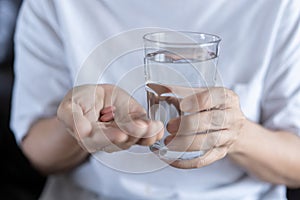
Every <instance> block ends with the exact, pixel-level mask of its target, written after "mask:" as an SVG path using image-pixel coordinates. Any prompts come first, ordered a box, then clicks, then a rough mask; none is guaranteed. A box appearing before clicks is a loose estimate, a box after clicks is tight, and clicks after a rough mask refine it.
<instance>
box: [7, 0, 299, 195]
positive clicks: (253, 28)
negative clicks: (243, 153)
mask: <svg viewBox="0 0 300 200" xmlns="http://www.w3.org/2000/svg"><path fill="white" fill-rule="evenodd" d="M299 9H300V5H299V1H297V0H294V1H293V0H264V1H248V0H240V1H235V0H220V1H211V0H201V1H199V0H190V1H179V0H165V1H161V0H152V1H140V0H126V1H124V0H114V1H111V0H110V1H109V0H88V1H83V0H77V1H74V0H63V1H59V0H40V1H34V0H27V1H25V2H24V5H23V7H22V10H21V13H20V18H19V22H18V27H17V34H16V63H15V72H16V79H15V88H14V94H13V109H12V121H11V126H12V129H13V131H14V133H15V135H16V138H17V140H18V141H19V142H20V141H21V139H22V138H23V137H24V135H25V134H26V132H27V131H28V129H29V127H30V126H31V125H32V123H34V122H35V121H36V120H37V119H39V118H45V117H51V116H54V115H55V114H56V110H57V107H58V105H59V103H60V101H61V100H62V98H63V97H64V95H65V94H66V93H67V91H68V90H69V89H71V88H72V87H73V86H74V85H81V84H85V83H113V84H118V85H119V86H120V87H123V88H124V89H125V90H127V91H128V92H129V93H131V94H133V96H134V97H136V98H137V99H138V101H139V102H140V103H141V104H143V105H144V104H145V103H144V102H145V99H144V98H145V94H144V93H145V92H144V89H143V82H144V74H143V67H142V66H143V52H142V47H143V46H142V35H143V34H144V33H147V32H151V31H152V32H153V31H157V30H161V29H164V30H165V29H170V30H185V31H196V32H208V33H213V34H216V35H218V36H220V37H221V38H222V42H221V53H220V57H219V62H218V70H219V74H220V77H221V79H222V84H223V85H224V86H225V87H227V88H230V89H233V90H234V91H235V92H236V93H237V94H238V95H239V97H240V102H241V108H242V111H243V112H244V114H245V115H246V116H247V117H248V118H249V119H250V120H252V121H255V122H257V123H260V124H262V125H263V126H265V127H267V128H270V129H273V130H277V129H278V130H281V129H282V130H288V131H292V132H294V133H296V134H300V79H299V74H300V45H299V44H300V28H299V27H300V25H299V21H300V10H299ZM258 143H259V141H258ZM258 145H259V144H258ZM270 148H276V147H270ZM266 159H267V158H266ZM253 164H255V163H253ZM79 193H80V194H79ZM72 195H73V196H72ZM50 196H52V199H55V198H56V199H57V198H59V199H67V198H69V199H97V198H102V199H197V200H198V199H207V200H211V199H238V200H241V199H243V200H256V199H257V200H258V199H260V200H261V199H263V200H266V199H285V187H284V186H278V185H277V186H276V185H272V184H269V183H266V182H262V181H260V180H258V179H256V178H255V177H254V176H252V175H251V174H248V173H247V172H246V171H245V170H244V169H242V168H240V167H239V166H237V165H235V164H234V163H232V162H231V161H230V160H229V159H228V158H224V159H222V160H220V161H217V162H215V163H214V164H212V165H210V166H207V167H203V168H200V169H191V170H182V169H175V168H172V167H169V166H166V165H165V164H164V163H163V162H162V161H160V160H158V159H157V158H156V157H154V156H153V155H152V154H151V153H150V152H149V150H148V148H146V147H139V146H134V147H133V148H131V149H129V150H128V151H121V152H117V153H113V154H108V153H103V152H99V153H97V154H95V155H94V156H91V157H90V159H89V160H88V161H87V162H86V163H84V164H83V165H81V166H79V167H78V168H76V169H74V170H73V171H71V172H69V173H67V174H62V175H59V176H58V175H57V176H52V177H51V178H50V179H49V184H48V185H47V187H46V189H45V192H44V198H46V199H51V198H50Z"/></svg>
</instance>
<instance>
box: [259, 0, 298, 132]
mask: <svg viewBox="0 0 300 200" xmlns="http://www.w3.org/2000/svg"><path fill="white" fill-rule="evenodd" d="M299 4H300V3H299V1H292V0H291V1H290V2H289V3H288V4H287V7H286V9H285V11H284V14H283V15H282V17H281V20H280V24H279V28H278V33H277V37H276V40H275V42H274V48H273V53H272V59H271V60H270V64H269V70H268V72H267V75H266V78H265V84H264V91H263V98H262V115H261V120H262V124H263V125H264V126H265V127H267V128H270V129H272V130H286V131H290V132H293V133H296V134H298V135H300V5H299Z"/></svg>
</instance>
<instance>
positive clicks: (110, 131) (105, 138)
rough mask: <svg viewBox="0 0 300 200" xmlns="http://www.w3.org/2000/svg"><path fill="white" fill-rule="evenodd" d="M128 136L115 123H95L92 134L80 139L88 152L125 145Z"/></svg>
mask: <svg viewBox="0 0 300 200" xmlns="http://www.w3.org/2000/svg"><path fill="white" fill-rule="evenodd" d="M127 140H128V135H127V134H126V133H124V132H122V131H121V130H120V129H118V128H117V127H116V126H115V125H114V124H113V123H104V122H96V123H93V128H92V133H91V134H90V135H89V136H88V137H82V138H80V141H81V144H82V145H83V146H84V148H85V149H86V150H87V151H88V152H95V151H100V150H103V149H104V148H105V147H107V146H110V145H113V146H118V144H122V143H125V142H126V141H127Z"/></svg>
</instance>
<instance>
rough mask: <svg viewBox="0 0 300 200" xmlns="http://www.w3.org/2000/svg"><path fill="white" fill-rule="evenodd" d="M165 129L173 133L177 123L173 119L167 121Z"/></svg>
mask: <svg viewBox="0 0 300 200" xmlns="http://www.w3.org/2000/svg"><path fill="white" fill-rule="evenodd" d="M167 130H168V132H170V133H175V132H176V131H177V123H176V121H175V120H171V121H169V123H168V124H167Z"/></svg>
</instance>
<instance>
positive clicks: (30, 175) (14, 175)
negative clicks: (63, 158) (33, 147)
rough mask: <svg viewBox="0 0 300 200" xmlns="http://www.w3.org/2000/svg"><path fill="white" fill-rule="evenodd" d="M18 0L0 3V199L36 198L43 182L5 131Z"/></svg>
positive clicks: (25, 199) (8, 114) (44, 178)
mask: <svg viewBox="0 0 300 200" xmlns="http://www.w3.org/2000/svg"><path fill="white" fill-rule="evenodd" d="M21 3H22V0H0V158H1V161H0V163H1V164H0V199H4V200H6V199H7V200H14V199H16V200H18V199H24V200H31V199H38V197H39V195H40V193H41V191H42V189H43V187H44V183H45V180H46V177H43V176H41V175H40V174H39V173H38V172H37V171H35V170H34V169H33V168H32V167H31V165H30V163H29V162H28V160H27V159H26V158H25V156H24V155H23V154H22V152H21V150H20V149H19V147H18V146H17V144H16V142H15V138H14V135H13V134H12V132H11V131H10V129H9V118H10V101H11V92H12V85H13V59H14V54H13V35H14V30H15V23H16V18H17V15H18V11H19V8H20V6H21Z"/></svg>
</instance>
